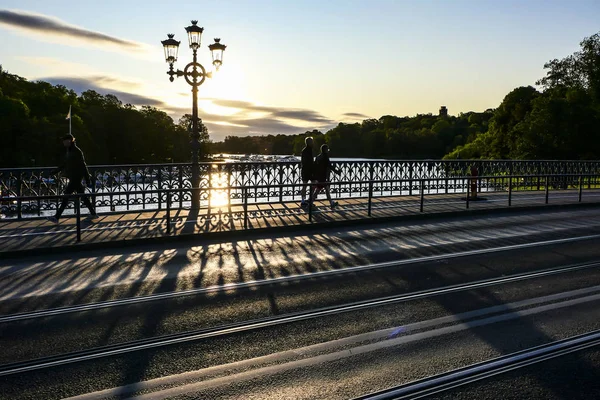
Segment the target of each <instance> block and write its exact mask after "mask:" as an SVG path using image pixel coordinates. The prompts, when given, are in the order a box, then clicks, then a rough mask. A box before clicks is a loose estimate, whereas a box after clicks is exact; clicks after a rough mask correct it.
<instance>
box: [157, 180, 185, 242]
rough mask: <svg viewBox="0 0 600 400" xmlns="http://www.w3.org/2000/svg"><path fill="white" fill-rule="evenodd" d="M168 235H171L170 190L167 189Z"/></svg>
mask: <svg viewBox="0 0 600 400" xmlns="http://www.w3.org/2000/svg"><path fill="white" fill-rule="evenodd" d="M180 195H181V194H180ZM159 196H160V195H159ZM170 234H171V189H167V235H170Z"/></svg>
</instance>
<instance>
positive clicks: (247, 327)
mask: <svg viewBox="0 0 600 400" xmlns="http://www.w3.org/2000/svg"><path fill="white" fill-rule="evenodd" d="M598 267H600V262H591V263H585V264H576V265H567V266H562V267H557V268H550V269H545V270H538V271H533V272H528V273H520V274H514V275H509V276H504V277H500V278H493V279H486V280H480V281H475V282H468V283H464V284H459V285H451V286H446V287H440V288H434V289H429V290H423V291H418V292H411V293H407V294H400V295H395V296H386V297H381V298H377V299H371V300H365V301H359V302H354V303H346V304H343V305H338V306H330V307H323V308H319V309H313V310H309V311H302V312H294V313H288V314H283V315H276V316H270V317H265V318H259V319H254V320H249V321H242V322H236V323H231V324H226V325H221V326H216V327H211V328H205V329H200V330H193V331H186V332H180V333H175V334H168V335H162V336H156V337H151V338H146V339H140V340H134V341H129V342H124V343H118V344H113V345H107V346H101V347H95V348H90V349H86V350H82V351H75V352H70V353H63V354H59V355H53V356H47V357H41V358H37V359H31V360H27V361H23V362H17V363H10V364H4V365H0V376H7V375H14V374H20V373H25V372H30V371H35V370H41V369H49V368H53V367H59V366H63V365H67V364H73V363H78V362H84V361H90V360H95V359H101V358H107V357H112V356H117V355H123V354H127V353H133V352H137V351H143V350H151V349H157V348H161V347H166V346H170V345H176V344H182V343H186V342H195V341H200V340H203V339H208V338H217V337H224V336H227V335H231V334H235V333H242V332H249V331H256V330H260V329H264V328H269V327H275V326H279V325H285V324H291V323H295V322H301V321H307V320H311V319H317V318H325V317H332V316H335V315H339V314H343V313H350V312H356V311H361V310H365V309H369V308H375V307H383V306H387V305H393V304H398V303H402V302H409V301H416V300H422V299H427V298H431V297H435V296H441V295H448V294H453V293H459V292H465V291H471V290H477V289H482V288H487V287H491V286H498V285H505V284H509V283H515V282H520V281H526V280H532V279H540V278H543V277H549V276H553V275H559V274H565V273H570V272H575V271H581V270H586V269H594V268H598ZM596 290H600V289H599V288H597V287H593V288H588V289H587V292H593V291H596ZM570 295H571V294H565V296H570ZM559 297H560V296H559Z"/></svg>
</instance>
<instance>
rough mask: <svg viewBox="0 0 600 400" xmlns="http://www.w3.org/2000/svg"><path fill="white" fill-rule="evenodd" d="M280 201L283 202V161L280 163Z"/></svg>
mask: <svg viewBox="0 0 600 400" xmlns="http://www.w3.org/2000/svg"><path fill="white" fill-rule="evenodd" d="M292 200H293V197H292ZM279 202H280V203H283V163H280V164H279Z"/></svg>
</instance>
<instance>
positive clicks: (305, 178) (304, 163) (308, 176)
mask: <svg viewBox="0 0 600 400" xmlns="http://www.w3.org/2000/svg"><path fill="white" fill-rule="evenodd" d="M304 144H305V146H304V148H303V149H302V158H301V163H300V175H301V177H302V190H301V192H300V195H301V196H302V202H301V203H300V206H301V207H306V206H307V205H308V202H307V201H306V189H307V188H308V187H309V186H308V184H309V183H310V182H312V180H313V172H314V171H313V169H314V160H313V138H312V137H310V136H309V137H307V138H306V139H304ZM312 190H313V188H312V187H311V188H309V195H310V193H311V192H312ZM309 201H310V199H309Z"/></svg>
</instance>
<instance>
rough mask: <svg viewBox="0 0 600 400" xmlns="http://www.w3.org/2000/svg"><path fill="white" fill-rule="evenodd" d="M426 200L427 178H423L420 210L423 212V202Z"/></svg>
mask: <svg viewBox="0 0 600 400" xmlns="http://www.w3.org/2000/svg"><path fill="white" fill-rule="evenodd" d="M424 201H425V179H421V206H420V207H419V211H420V212H423V202H424Z"/></svg>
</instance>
